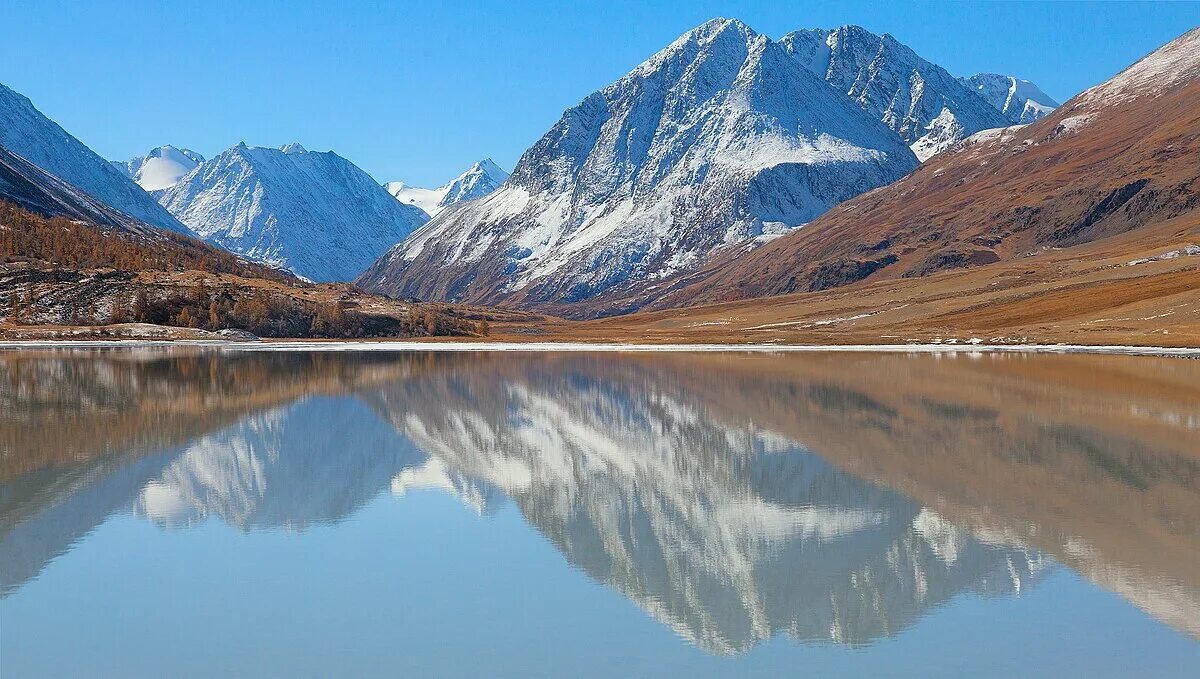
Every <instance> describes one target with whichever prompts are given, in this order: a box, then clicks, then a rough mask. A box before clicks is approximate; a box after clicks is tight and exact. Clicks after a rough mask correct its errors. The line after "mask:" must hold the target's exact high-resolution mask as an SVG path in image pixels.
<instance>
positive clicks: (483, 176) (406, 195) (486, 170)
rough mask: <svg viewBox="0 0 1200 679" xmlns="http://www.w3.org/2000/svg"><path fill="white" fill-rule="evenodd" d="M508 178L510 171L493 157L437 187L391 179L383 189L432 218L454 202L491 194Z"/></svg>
mask: <svg viewBox="0 0 1200 679" xmlns="http://www.w3.org/2000/svg"><path fill="white" fill-rule="evenodd" d="M506 179H508V173H507V172H505V171H504V170H503V169H502V168H501V167H500V166H499V165H497V164H496V163H494V162H492V159H491V158H485V159H483V160H481V161H479V162H478V163H475V164H474V165H472V166H471V169H469V170H467V171H466V172H464V173H462V174H460V175H458V176H457V177H455V178H454V179H452V180H450V181H449V182H446V183H445V184H443V185H441V186H439V187H438V188H436V189H422V188H420V187H417V186H409V185H407V184H405V183H404V182H388V183H387V184H384V186H383V188H385V189H387V192H388V193H390V194H392V195H393V196H395V197H396V200H398V201H400V202H401V203H405V204H408V205H416V206H417V207H419V208H421V209H422V210H424V211H425V214H428V215H429V216H431V217H432V216H433V215H436V214H437V213H439V212H441V211H442V210H443V209H445V208H447V207H449V206H451V205H453V204H455V203H461V202H462V201H464V200H473V199H475V198H482V197H483V196H486V195H488V194H489V193H491V192H492V191H495V190H496V189H497V188H498V187H499V186H500V185H501V184H503V183H504V180H506Z"/></svg>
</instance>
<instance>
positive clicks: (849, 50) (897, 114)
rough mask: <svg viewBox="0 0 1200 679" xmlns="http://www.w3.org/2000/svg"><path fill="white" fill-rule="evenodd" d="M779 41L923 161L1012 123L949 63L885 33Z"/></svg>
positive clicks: (848, 29)
mask: <svg viewBox="0 0 1200 679" xmlns="http://www.w3.org/2000/svg"><path fill="white" fill-rule="evenodd" d="M779 44H780V45H782V46H783V47H784V49H785V50H786V51H787V53H788V54H790V55H792V57H793V58H794V59H795V60H796V61H797V62H798V63H799V64H801V65H802V66H804V67H805V68H806V69H808V70H809V71H811V72H813V73H815V74H816V75H817V76H819V77H821V78H824V79H825V81H826V82H828V83H829V84H830V85H832V86H833V87H834V88H835V89H837V90H838V91H839V92H845V93H846V95H847V96H849V97H850V99H851V100H853V101H854V103H856V104H858V105H859V106H860V107H862V109H863V110H864V111H866V112H868V113H870V114H871V115H872V116H874V117H875V118H877V119H879V120H881V121H882V122H883V123H884V124H885V125H887V126H888V127H889V128H891V129H892V130H893V131H895V132H896V134H898V135H900V137H901V138H903V139H904V141H905V142H907V143H908V144H909V145H910V146H911V147H912V150H913V153H915V154H917V157H918V158H920V159H921V160H923V161H924V160H926V159H928V158H930V157H931V156H933V155H935V154H937V153H939V152H941V151H942V150H944V149H946V148H948V147H949V146H950V145H952V144H953V143H955V142H957V141H960V140H962V139H964V138H966V137H967V136H969V135H971V134H973V133H975V132H978V131H980V130H986V129H989V128H994V127H1004V126H1006V125H1008V124H1009V123H1008V121H1007V119H1006V118H1004V116H1002V115H1000V114H999V113H998V112H997V109H994V108H992V106H990V105H989V104H988V103H987V102H985V101H983V100H981V98H980V97H978V96H976V95H975V94H973V93H972V92H971V90H970V89H969V88H968V87H967V86H965V85H964V84H963V83H961V82H959V81H958V80H957V79H955V78H954V76H952V75H950V74H949V73H947V72H946V70H945V69H944V68H942V67H941V66H938V65H937V64H934V63H931V62H929V61H926V60H925V59H923V58H921V57H920V56H918V55H917V53H916V52H914V51H913V50H912V49H910V48H909V47H907V46H906V45H904V44H903V43H901V42H899V41H898V40H896V39H895V38H893V37H892V36H890V35H888V34H886V33H885V34H883V35H882V36H879V35H875V34H874V33H872V32H870V31H868V30H866V29H865V28H861V27H859V26H842V27H841V28H836V29H833V30H825V29H812V30H803V31H795V32H793V33H789V34H787V35H785V36H784V37H783V38H781V39H780V40H779Z"/></svg>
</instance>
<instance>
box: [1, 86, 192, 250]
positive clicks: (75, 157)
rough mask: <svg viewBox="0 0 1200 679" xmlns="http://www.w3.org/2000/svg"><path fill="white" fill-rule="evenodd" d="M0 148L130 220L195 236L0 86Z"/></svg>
mask: <svg viewBox="0 0 1200 679" xmlns="http://www.w3.org/2000/svg"><path fill="white" fill-rule="evenodd" d="M0 146H3V147H4V148H6V149H8V150H9V151H12V152H13V153H15V154H17V155H19V156H21V157H22V158H24V159H25V160H28V161H29V162H31V163H33V164H34V165H36V166H38V167H40V168H41V169H43V170H45V171H46V172H49V173H50V174H52V175H54V176H55V177H57V178H59V179H61V180H62V181H64V182H66V183H67V184H70V185H71V186H73V187H75V188H76V189H78V190H80V191H83V192H85V193H87V194H88V195H89V196H91V197H92V198H95V199H96V200H99V201H101V202H103V203H105V204H106V205H108V206H109V207H111V208H114V209H116V210H118V211H120V212H123V213H125V214H127V215H129V216H130V217H134V218H135V219H138V220H140V221H142V222H145V223H146V224H150V225H151V226H158V227H162V228H164V229H170V230H172V231H177V232H179V233H184V234H187V235H194V234H192V233H191V232H190V231H188V230H187V228H185V227H184V226H183V224H180V223H179V220H177V219H175V218H174V217H172V216H171V214H170V213H169V212H167V211H166V210H165V209H163V207H162V206H161V205H159V204H158V203H156V202H154V198H153V197H152V196H151V195H150V194H148V193H146V192H145V191H143V190H142V189H141V187H139V186H138V185H137V184H134V183H133V180H132V179H130V178H129V177H127V176H125V174H124V173H123V172H121V171H120V170H118V169H117V168H115V167H113V166H112V164H111V163H110V162H108V161H107V160H105V159H103V158H101V157H100V156H98V155H96V153H95V152H94V151H92V150H91V149H89V148H88V147H87V146H85V145H84V144H83V142H81V141H79V140H78V139H76V138H75V137H72V136H71V135H70V134H68V133H67V131H66V130H64V129H63V128H61V127H59V126H58V124H57V123H55V122H54V121H53V120H50V119H49V118H47V117H46V116H45V115H43V114H42V113H41V112H40V111H38V110H37V109H36V108H34V106H33V103H32V102H30V101H29V99H28V98H26V97H25V96H23V95H21V94H18V93H17V92H14V91H13V90H11V89H9V88H7V87H5V86H4V85H0Z"/></svg>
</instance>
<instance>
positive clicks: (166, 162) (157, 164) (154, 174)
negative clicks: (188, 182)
mask: <svg viewBox="0 0 1200 679" xmlns="http://www.w3.org/2000/svg"><path fill="white" fill-rule="evenodd" d="M203 162H204V156H202V155H200V154H199V153H196V152H195V151H191V150H189V149H178V148H175V147H174V146H170V145H167V146H160V147H158V148H156V149H154V150H152V151H150V153H147V154H146V155H144V156H138V157H136V158H131V159H129V160H126V161H120V160H114V161H112V163H113V165H115V166H116V167H117V169H118V170H120V171H122V172H124V173H125V176H127V177H129V178H130V179H132V180H133V181H134V182H136V183H137V185H138V186H140V187H142V188H143V189H145V190H147V191H159V190H161V189H165V188H168V187H170V186H173V185H174V184H175V182H177V181H179V180H180V179H181V178H182V177H183V175H185V174H187V173H188V172H191V171H192V169H193V168H195V167H196V166H197V165H199V164H200V163H203Z"/></svg>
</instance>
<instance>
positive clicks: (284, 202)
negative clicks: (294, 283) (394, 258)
mask: <svg viewBox="0 0 1200 679" xmlns="http://www.w3.org/2000/svg"><path fill="white" fill-rule="evenodd" d="M159 200H160V201H162V204H163V205H164V206H166V207H167V209H169V210H170V211H171V212H172V214H174V215H176V216H177V217H178V218H179V219H180V220H181V221H183V222H184V223H185V224H188V225H190V226H191V228H193V229H194V230H195V231H196V232H197V233H198V234H200V235H201V236H202V237H203V238H204V239H206V240H208V241H209V242H211V243H213V244H215V245H218V246H221V247H223V248H226V249H227V250H231V251H233V252H236V253H239V254H241V255H244V256H246V257H248V258H250V259H253V260H256V261H260V262H264V263H267V264H271V265H274V266H280V267H284V268H287V269H290V270H291V271H293V272H295V273H296V274H298V275H300V276H303V277H305V278H308V279H310V280H314V281H348V280H351V279H352V278H354V277H355V276H356V275H358V274H359V273H361V272H362V270H363V269H365V268H366V267H367V265H369V264H370V263H371V262H372V261H373V260H374V259H375V258H376V257H378V256H379V255H380V254H381V253H383V252H384V251H386V250H387V248H388V247H390V246H391V245H393V244H395V243H396V242H398V241H400V240H403V239H404V238H405V237H406V236H407V235H408V234H409V233H410V232H412V231H413V229H415V228H417V227H418V226H420V225H421V224H423V223H424V222H425V221H426V219H428V217H427V216H426V215H425V214H424V213H423V212H421V211H420V210H419V209H417V208H414V207H412V206H407V205H401V204H400V203H398V202H397V201H395V200H394V199H393V198H392V197H391V196H389V195H388V194H387V192H386V191H384V190H383V188H382V187H380V186H379V184H377V183H376V182H375V180H374V179H372V178H371V177H370V176H369V175H368V174H367V173H366V172H363V171H362V170H361V169H359V168H358V167H357V166H355V165H354V164H353V163H351V162H350V161H348V160H346V159H345V158H342V157H341V156H339V155H337V154H336V153H333V152H332V151H328V152H320V153H318V152H311V151H306V150H305V149H304V147H303V146H300V145H299V144H288V145H287V146H285V147H283V148H279V149H276V148H265V147H253V146H247V145H246V144H245V143H240V144H238V145H237V146H234V147H232V148H230V149H228V150H226V151H225V152H224V153H222V154H221V155H219V156H217V157H216V158H213V159H212V160H209V161H207V162H205V163H203V164H202V165H200V166H199V167H197V168H196V169H195V170H193V171H191V172H189V173H188V174H187V175H185V176H184V177H183V178H182V179H180V181H179V182H178V183H176V184H175V185H173V186H171V187H170V188H168V189H166V190H165V191H163V192H162V193H161V194H160V195H159Z"/></svg>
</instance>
